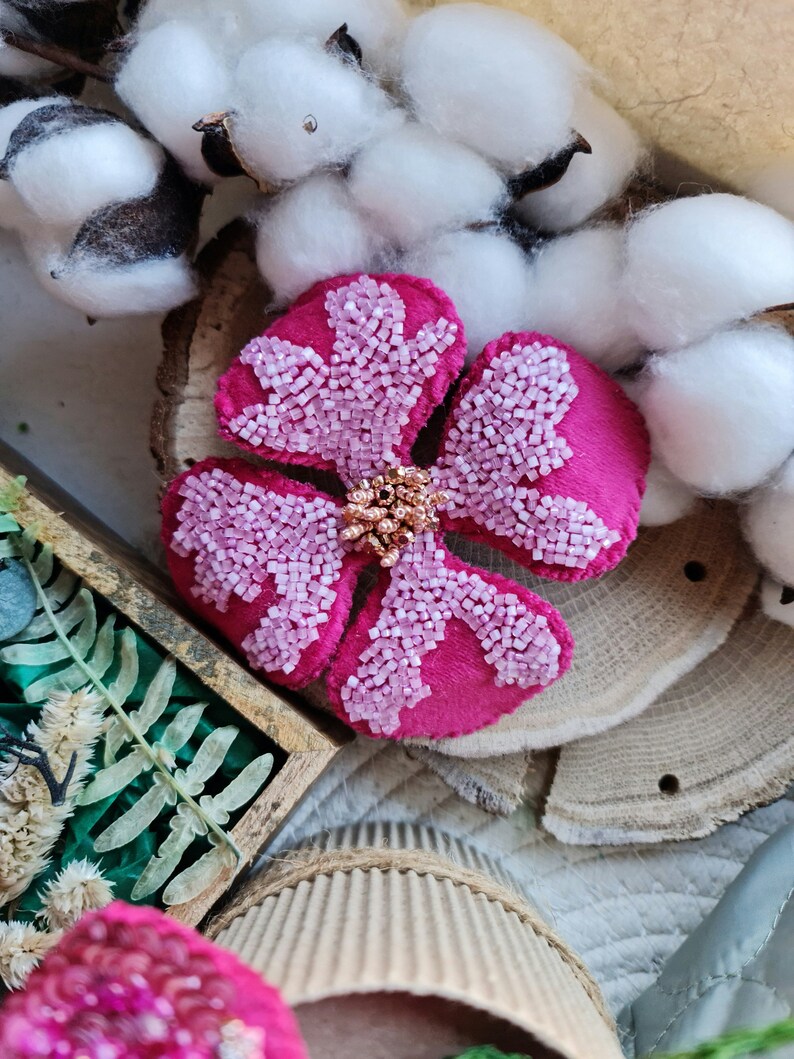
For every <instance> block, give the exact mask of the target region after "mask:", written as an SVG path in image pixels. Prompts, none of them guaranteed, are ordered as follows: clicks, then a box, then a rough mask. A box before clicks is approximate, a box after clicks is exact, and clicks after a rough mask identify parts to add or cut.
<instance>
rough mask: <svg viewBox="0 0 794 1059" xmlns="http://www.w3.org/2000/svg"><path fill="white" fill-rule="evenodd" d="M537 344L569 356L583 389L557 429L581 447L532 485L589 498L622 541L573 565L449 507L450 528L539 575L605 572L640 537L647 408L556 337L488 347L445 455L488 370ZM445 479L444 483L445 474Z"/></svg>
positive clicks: (485, 504)
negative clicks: (551, 559)
mask: <svg viewBox="0 0 794 1059" xmlns="http://www.w3.org/2000/svg"><path fill="white" fill-rule="evenodd" d="M532 342H540V343H542V344H544V345H550V346H554V347H556V348H557V349H559V350H561V351H562V352H563V353H564V354H565V357H566V359H567V361H568V363H569V365H570V370H571V374H572V375H573V378H574V381H575V383H576V385H577V386H578V390H579V392H578V394H577V396H576V397H575V399H574V400H573V401H572V402H571V406H570V408H569V409H568V411H567V412H566V413H565V415H564V416H563V418H562V419H561V421H560V422H559V424H558V425H557V428H556V429H557V433H558V434H560V435H562V436H564V438H565V440H566V441H567V443H568V445H569V447H570V449H572V450H573V455H572V456H571V458H570V459H567V460H566V461H565V462H564V465H563V466H562V467H561V468H559V469H557V470H553V471H552V472H551V473H550V474H548V475H546V476H545V477H542V478H540V479H538V480H537V481H535V482H533V483H531V484H532V485H534V486H536V487H537V488H538V489H539V491H540V492H541V494H543V495H548V496H555V495H558V494H559V495H562V496H564V497H572V498H573V499H575V500H577V501H584V502H585V503H586V504H587V505H588V507H589V508H591V509H592V510H593V511H594V512H595V513H596V514H597V515H598V516H599V517H600V518H601V519H602V520H603V521H604V522H605V523H606V525H607V526H608V527H609V529H610V530H614V531H615V532H616V533H617V534H619V536H620V539H619V540H618V541H617V542H616V543H614V544H612V545H611V546H610V547H609V548H607V549H604V550H602V551H601V552H600V553H599V554H598V555H597V556H596V557H595V559H594V560H593V561H592V562H591V563H589V564H588V566H587V567H586V568H584V569H571V568H568V567H565V566H558V565H553V564H550V563H546V562H543V561H542V560H535V559H533V558H532V554H531V543H532V542H531V540H530V541H529V543H528V545H527V546H525V547H519V546H516V544H514V543H513V542H512V541H511V540H509V539H508V538H507V537H506V536H504V535H503V534H498V533H493V532H490V531H489V530H488V529H487V528H486V527H484V526H483V525H482V524H481V523H480V522H478V521H475V519H474V518H472V517H470V516H469V517H463V518H461V517H450V516H449V515H448V514H447V513H446V512H444V511H442V512H441V520H442V525H443V527H444V528H445V529H447V530H452V531H454V532H456V533H461V534H463V535H465V536H467V537H469V538H471V539H474V540H480V541H484V542H485V543H486V544H489V545H491V546H492V547H493V548H496V549H498V550H499V551H502V552H504V553H505V554H506V555H509V556H510V558H511V559H514V560H515V561H516V562H519V563H521V565H522V566H527V567H529V569H530V570H532V571H533V573H535V574H537V575H538V576H539V577H548V578H552V579H553V580H557V581H580V580H582V579H584V578H590V577H599V576H600V575H601V574H604V573H606V572H607V570H611V569H613V568H614V567H615V566H617V564H618V563H619V562H620V560H621V559H622V558H623V557H624V556H625V554H626V551H627V550H628V548H629V545H630V544H631V542H632V541H633V540H634V538H635V537H636V535H637V526H638V523H639V516H640V505H641V503H642V497H643V494H644V492H645V474H646V472H647V469H648V464H649V462H650V445H649V441H648V432H647V430H646V427H645V423H644V421H643V418H642V416H641V415H640V412H639V410H638V409H637V407H636V406H635V405H634V404H633V403H632V402H631V401H630V400H629V398H628V397H627V396H626V394H625V392H624V391H623V389H622V388H621V387H620V386H619V385H618V383H616V382H615V381H614V379H611V378H610V377H609V376H608V375H607V374H606V373H605V372H604V371H602V370H601V369H600V368H599V367H597V366H596V365H595V364H593V363H592V362H591V361H589V360H586V359H585V358H584V357H582V356H580V354H578V353H577V352H576V350H574V349H572V348H571V347H570V346H566V345H565V344H564V343H562V342H558V341H557V340H556V339H555V338H552V337H551V336H550V335H541V334H538V333H536V332H524V333H520V334H513V333H509V334H505V335H503V336H502V337H501V338H499V339H497V340H495V341H493V342H490V343H489V344H488V345H487V346H486V347H485V349H484V350H483V352H482V353H481V354H480V356H479V357H478V358H477V360H476V361H475V362H474V364H473V365H472V368H471V370H470V371H469V373H468V375H467V376H466V378H465V379H464V381H463V383H462V384H461V386H460V389H459V390H458V393H457V394H456V395H455V400H454V402H453V404H452V408H451V410H450V414H449V417H448V419H447V425H446V430H445V436H444V441H443V442H442V446H441V452H442V454H443V452H444V451H445V449H446V448H447V447H448V446H449V434H450V430H451V429H452V427H453V425H454V424H455V422H456V419H457V417H458V416H459V413H460V408H461V404H462V402H463V401H465V399H466V396H467V394H468V393H469V392H470V391H471V390H473V389H474V388H475V387H476V386H477V385H478V384H479V383H480V380H481V379H482V376H483V372H484V371H485V369H486V368H487V367H488V366H489V365H490V364H491V363H492V362H493V361H494V359H495V358H497V357H498V356H499V355H500V354H501V353H503V352H504V351H505V350H508V349H510V348H511V347H512V346H514V345H515V344H516V343H519V344H521V345H528V344H531V343H532ZM519 403H520V404H521V403H524V405H525V406H529V405H531V404H532V401H531V400H529V399H526V400H525V401H524V402H519ZM529 451H530V450H529V449H528V453H529ZM520 482H523V483H525V484H526V482H527V479H526V478H525V477H522V478H517V479H516V484H519V483H520ZM440 484H441V486H442V487H443V484H444V483H443V478H442V479H440ZM489 504H490V496H489V492H488V490H487V488H485V489H483V491H482V493H481V507H482V510H483V511H485V512H486V513H487V511H488V508H489Z"/></svg>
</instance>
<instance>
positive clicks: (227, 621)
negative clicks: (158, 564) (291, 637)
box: [162, 459, 369, 688]
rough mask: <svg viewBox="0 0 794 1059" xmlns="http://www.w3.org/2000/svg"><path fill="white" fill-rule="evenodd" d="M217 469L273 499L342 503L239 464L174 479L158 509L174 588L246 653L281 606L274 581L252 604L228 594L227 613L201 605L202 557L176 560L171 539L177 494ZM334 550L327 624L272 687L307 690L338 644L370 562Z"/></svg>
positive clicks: (271, 672) (222, 463)
mask: <svg viewBox="0 0 794 1059" xmlns="http://www.w3.org/2000/svg"><path fill="white" fill-rule="evenodd" d="M216 468H220V469H223V470H225V471H228V472H230V473H231V474H232V475H233V476H234V477H235V478H236V479H237V480H238V481H240V482H242V483H251V484H252V485H254V486H256V487H260V488H262V489H264V490H266V491H268V492H271V493H273V494H275V495H277V496H292V495H294V496H299V497H307V498H314V497H318V498H322V499H323V500H325V501H328V502H329V503H331V502H332V503H334V504H336V505H337V507H339V508H340V510H341V504H340V502H339V501H335V500H334V501H332V500H331V498H330V497H327V496H326V494H325V493H322V492H321V491H320V490H318V489H315V488H313V487H312V486H309V485H303V484H301V483H299V482H295V481H293V480H292V479H290V478H286V477H284V475H282V474H279V473H278V472H277V471H269V470H264V469H261V468H256V467H253V466H252V465H251V464H250V463H248V462H247V461H246V460H242V459H240V460H219V459H207V460H203V461H201V462H200V463H197V464H196V465H195V466H194V467H191V469H190V470H189V471H185V472H184V474H181V475H180V476H179V477H178V478H176V479H174V481H173V482H171V484H170V485H169V487H168V491H167V493H166V495H165V497H164V499H163V504H162V510H163V527H162V538H163V543H164V545H165V549H166V556H167V560H168V566H169V569H170V571H171V577H172V578H173V580H174V584H175V585H176V587H177V589H178V590H179V592H180V593H181V595H182V596H183V597H184V598H185V599H186V600H187V601H188V602H189V603H190V606H191V608H192V609H193V610H194V611H195V613H196V614H198V616H199V617H200V618H202V619H203V620H204V621H206V622H207V623H208V624H209V625H211V626H213V627H214V628H215V629H217V630H218V631H219V632H220V633H221V634H222V635H223V636H224V637H225V639H226V640H228V641H229V643H230V644H232V646H233V647H234V648H235V649H236V650H238V651H242V653H243V654H247V652H246V650H245V648H244V647H243V646H242V645H243V643H244V642H245V641H246V640H247V638H248V637H250V636H251V635H252V634H254V633H255V632H256V630H257V629H259V628H260V627H261V626H262V624H263V623H264V625H265V627H267V624H268V612H269V611H270V610H271V608H273V607H276V606H279V605H280V603H281V602H282V599H283V597H280V595H279V593H278V591H277V590H276V585H275V580H274V578H273V577H272V576H268V577H266V578H265V579H264V580H263V581H262V585H261V589H262V591H261V594H260V595H259V596H258V597H257V598H256V599H255V600H253V601H252V602H245V601H244V600H243V599H241V598H239V597H237V596H235V595H232V596H231V597H230V599H229V601H228V605H227V607H226V610H225V611H221V610H220V609H219V608H218V606H217V605H216V604H215V603H212V602H205V601H203V600H202V599H201V598H199V597H198V596H197V595H196V592H195V585H196V562H197V559H198V557H199V555H200V553H199V552H197V551H196V550H191V551H190V553H189V554H188V555H180V554H179V553H178V552H177V551H176V550H175V549H174V547H173V541H174V535H175V534H176V533H177V531H178V529H179V526H180V522H179V518H180V513H181V512H182V509H183V504H184V500H183V497H182V496H181V494H180V491H181V489H182V488H183V486H184V484H185V483H186V482H187V481H188V480H190V479H197V478H199V477H200V476H201V475H202V474H203V473H204V472H211V471H213V470H214V469H216ZM298 528H299V527H298ZM337 550H338V554H339V558H340V561H341V576H340V577H339V580H338V581H337V582H336V583H335V584H334V585H332V586H330V587H331V590H332V591H333V593H334V594H335V599H334V602H333V605H332V607H331V609H330V612H329V614H328V620H327V622H326V623H325V624H324V625H322V626H321V627H320V635H319V637H318V638H317V639H316V640H315V641H314V643H312V644H311V645H310V646H309V647H308V648H307V649H306V650H305V651H304V652H303V654H302V657H301V659H300V662H299V664H298V666H297V667H296V668H295V669H294V670H293V671H292V672H289V673H285V672H284V670H283V668H278V667H277V668H271V669H268V671H267V674H268V677H269V678H270V680H272V681H273V682H274V683H276V684H281V685H283V686H285V687H288V688H302V687H305V686H306V685H307V684H309V683H310V682H311V681H312V680H315V679H316V678H317V677H318V676H319V675H320V673H322V672H323V670H324V669H325V668H326V666H327V665H328V661H329V659H330V657H331V654H332V653H333V651H334V650H335V649H336V647H337V645H338V644H339V640H340V639H341V637H342V633H343V632H344V628H345V623H346V621H347V619H348V617H349V614H350V605H351V600H352V597H353V590H354V588H355V585H356V580H357V578H358V574H359V571H360V570H361V569H362V567H363V566H364V565H366V563H367V562H368V561H369V557H368V556H365V555H363V554H362V553H360V552H352V551H350V550H348V549H345V550H344V551H343V550H342V549H341V548H339V549H337ZM249 662H251V664H252V667H253V668H255V669H261V666H258V665H256V663H255V661H254V660H253V659H251V658H249Z"/></svg>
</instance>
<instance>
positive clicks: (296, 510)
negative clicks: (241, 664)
mask: <svg viewBox="0 0 794 1059" xmlns="http://www.w3.org/2000/svg"><path fill="white" fill-rule="evenodd" d="M163 516H164V521H163V541H164V543H165V546H166V549H167V555H168V565H169V567H170V569H171V575H172V577H173V579H174V582H175V584H176V587H177V589H178V590H179V591H180V592H181V593H182V595H183V596H184V597H185V599H187V600H188V601H189V603H190V605H191V607H192V608H193V610H195V611H196V613H198V614H199V615H200V616H201V617H203V618H204V619H205V620H206V621H208V622H209V623H210V624H211V625H213V626H214V627H215V628H217V629H218V630H219V631H220V632H221V633H223V635H224V636H225V637H226V639H227V640H229V641H230V642H231V643H232V644H234V646H235V647H237V648H238V650H240V651H241V652H242V653H243V654H244V655H245V656H246V658H247V659H248V662H249V663H250V665H251V666H252V668H254V669H260V670H264V671H265V672H267V674H268V675H269V676H270V678H271V679H272V680H274V681H276V682H277V683H279V684H285V685H286V686H287V687H291V688H298V687H303V686H304V685H305V684H307V683H309V682H310V681H311V680H313V679H314V678H315V677H317V676H318V675H319V674H320V673H321V672H322V670H323V669H324V668H325V667H326V665H327V664H328V658H329V656H330V655H331V652H332V651H333V650H334V648H335V647H336V645H337V643H338V642H339V638H340V636H341V634H342V631H343V629H344V625H345V622H346V620H347V617H348V615H349V613H350V601H351V598H352V594H353V589H354V587H355V583H356V578H357V576H358V572H359V570H360V568H361V566H362V565H363V563H364V562H365V561H366V560H365V559H364V557H362V556H361V555H352V554H350V553H348V552H347V551H346V550H345V549H344V546H343V544H342V542H341V541H340V540H339V530H340V529H341V527H342V525H343V523H342V521H341V517H340V505H339V503H338V502H337V501H336V500H334V499H332V498H331V497H330V496H326V495H325V494H324V493H321V492H319V490H317V489H313V488H312V487H310V486H306V485H300V484H298V483H297V482H293V481H291V480H290V479H288V478H285V477H284V476H283V475H280V474H278V473H277V472H275V471H264V470H257V469H255V468H253V467H251V465H250V464H248V463H246V462H245V461H244V460H215V459H210V460H204V461H203V462H202V463H199V464H196V466H195V467H193V468H191V470H189V471H187V472H186V473H185V474H183V475H181V476H180V477H179V478H177V479H175V481H173V482H172V483H171V485H170V486H169V489H168V492H167V494H166V496H165V499H164V501H163Z"/></svg>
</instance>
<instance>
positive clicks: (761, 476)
mask: <svg viewBox="0 0 794 1059" xmlns="http://www.w3.org/2000/svg"><path fill="white" fill-rule="evenodd" d="M639 405H640V408H641V409H642V412H643V414H644V415H645V419H646V422H647V424H648V429H649V432H650V435H651V443H652V447H653V450H654V452H655V453H656V454H657V455H658V456H660V457H661V459H662V460H663V461H664V463H665V464H666V465H667V467H668V468H669V469H670V471H672V473H673V474H674V475H675V476H676V477H677V478H680V479H681V480H682V481H684V482H687V483H688V484H689V485H690V486H692V488H693V489H696V490H698V491H699V492H702V493H707V494H708V493H710V494H715V495H719V494H726V493H734V492H743V491H745V490H748V489H752V488H754V487H755V486H757V485H759V484H760V483H761V482H763V481H764V480H765V479H766V478H767V477H768V476H769V475H770V474H772V472H773V471H775V470H776V469H777V468H778V467H780V466H781V464H782V463H783V462H784V461H785V460H786V458H787V457H788V456H789V454H790V453H791V452H792V451H794V414H793V413H794V338H792V337H791V336H790V335H788V334H787V333H786V332H785V331H783V330H780V329H777V328H775V327H769V326H764V325H760V324H759V325H755V326H747V327H741V328H736V329H734V330H731V331H724V332H720V333H718V334H716V335H712V336H711V337H710V338H707V339H705V340H704V341H703V342H700V343H699V344H697V345H693V346H688V347H686V348H685V349H681V350H677V351H676V352H674V353H668V354H665V355H664V356H659V357H655V358H654V359H653V361H652V362H651V364H650V366H649V374H648V377H647V378H646V380H645V381H644V385H643V387H642V391H641V393H640V396H639Z"/></svg>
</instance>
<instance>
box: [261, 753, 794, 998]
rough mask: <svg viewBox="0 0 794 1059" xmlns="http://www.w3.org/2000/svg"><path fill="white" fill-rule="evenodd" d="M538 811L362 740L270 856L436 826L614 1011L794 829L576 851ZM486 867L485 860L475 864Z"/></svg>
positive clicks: (744, 829) (741, 830)
mask: <svg viewBox="0 0 794 1059" xmlns="http://www.w3.org/2000/svg"><path fill="white" fill-rule="evenodd" d="M536 813H537V808H536V803H534V802H533V803H532V804H527V805H525V806H523V807H522V808H521V809H519V810H518V812H516V813H515V814H513V816H511V817H510V818H508V819H504V818H500V817H496V816H493V815H491V814H489V813H486V812H483V810H482V809H479V808H477V807H476V806H473V805H469V804H468V803H466V802H464V801H462V800H461V799H460V798H459V797H458V795H457V794H456V793H455V792H454V791H452V790H451V789H450V788H449V787H448V786H447V785H446V784H445V783H444V782H443V781H442V780H441V779H440V778H439V777H438V776H436V775H434V774H433V773H431V772H430V771H428V769H427V768H425V767H424V766H423V765H421V764H420V763H419V762H418V761H412V760H411V759H410V758H408V755H407V754H406V752H405V750H404V749H402V748H401V747H398V746H393V745H386V744H383V743H377V742H373V741H371V740H357V741H356V742H355V743H352V744H351V745H350V746H348V747H346V748H345V749H344V750H343V751H342V752H341V753H340V754H339V755H338V757H337V758H336V759H335V760H334V763H333V765H332V766H331V768H330V769H329V771H328V772H327V773H326V774H325V775H324V776H323V777H322V778H321V779H320V780H319V781H318V783H317V784H316V785H315V787H314V788H312V790H311V792H310V793H309V795H308V797H307V799H306V800H305V801H304V802H303V803H302V804H301V805H300V806H299V807H298V809H297V810H296V812H295V814H294V815H293V817H292V818H291V819H290V821H289V823H288V824H287V825H286V827H285V828H284V830H283V831H282V832H281V833H280V834H279V836H278V837H277V839H276V840H275V842H274V843H273V845H272V846H271V847H270V848H269V849H268V850H267V853H268V854H271V855H279V854H281V853H283V852H284V851H287V850H290V849H294V848H295V847H297V846H299V845H301V844H302V843H304V842H305V841H306V839H307V838H308V837H310V836H315V838H316V840H317V841H318V842H322V834H323V833H324V832H325V831H326V830H327V829H328V828H329V827H333V828H339V827H346V826H347V825H351V827H353V828H355V827H357V826H358V825H359V823H361V822H370V823H371V824H372V825H373V827H375V828H377V829H379V830H377V831H376V832H375V833H373V835H372V836H371V838H370V842H371V844H373V845H377V844H379V843H382V842H383V841H386V840H387V839H388V836H389V834H390V832H391V829H392V828H393V827H394V826H396V825H402V824H410V825H419V826H422V825H431V826H432V827H434V828H437V829H441V830H443V831H445V832H447V833H448V834H450V835H452V836H454V837H459V838H462V839H464V840H465V841H466V842H467V844H468V845H469V846H472V847H474V848H475V850H477V851H480V852H482V853H484V854H485V855H486V856H488V857H489V858H491V860H494V861H497V862H498V864H499V866H500V868H501V870H503V871H504V873H505V876H509V877H510V878H511V879H512V880H514V883H515V885H516V887H517V888H518V889H519V891H520V892H521V893H522V894H523V895H524V896H525V897H526V898H527V899H528V900H530V901H531V902H532V904H533V905H534V906H535V907H536V908H537V910H538V911H539V912H540V914H541V915H542V916H543V917H544V919H545V920H546V921H547V922H548V923H549V924H550V925H551V926H552V927H553V929H554V930H556V931H557V933H558V934H559V935H560V936H561V937H562V938H563V939H564V940H565V941H566V942H567V943H568V944H569V945H570V946H571V948H572V949H574V951H576V952H578V953H579V955H580V956H581V957H582V959H583V960H584V962H585V964H586V966H587V967H588V968H589V970H590V972H591V973H592V974H593V976H594V977H595V979H596V981H597V982H598V984H599V986H600V987H601V990H602V992H603V994H604V996H605V998H606V1001H607V1004H608V1005H609V1007H610V1009H611V1010H612V1012H613V1013H615V1014H616V1013H617V1012H618V1011H619V1010H620V1009H621V1008H622V1007H623V1006H624V1005H625V1004H626V1003H628V1002H630V1001H632V1000H634V999H635V998H636V997H637V996H638V995H639V994H640V993H641V992H642V991H643V990H644V989H647V988H648V986H650V985H651V984H652V983H653V982H654V981H655V980H656V978H657V976H658V974H659V971H660V969H661V968H662V966H663V965H664V963H665V962H666V960H667V959H668V958H669V957H670V956H671V955H672V953H673V952H675V951H676V949H678V947H679V946H680V945H681V942H682V941H683V940H684V939H685V938H686V937H687V936H688V935H689V934H690V933H691V932H692V930H694V928H695V927H696V926H697V925H698V924H699V923H700V922H701V920H702V919H703V918H704V917H705V916H706V915H707V914H708V913H709V912H710V911H711V909H712V908H713V907H714V905H715V904H716V903H717V901H718V900H719V898H720V897H721V895H722V893H723V892H724V890H725V888H726V886H727V885H728V884H729V883H730V882H731V880H732V879H734V878H735V876H736V875H737V874H738V873H739V871H740V870H741V868H742V867H743V866H744V864H745V863H746V861H747V860H748V858H749V857H750V855H751V854H752V852H753V851H754V850H755V849H757V848H758V846H760V844H761V842H763V841H764V839H765V838H767V837H768V836H769V835H770V834H771V833H772V832H773V831H775V830H776V829H777V828H779V827H781V826H783V825H784V824H785V823H788V822H790V821H794V801H792V800H791V799H790V798H783V799H781V800H780V801H778V802H775V803H774V804H772V805H769V806H767V807H765V808H763V809H758V810H755V811H754V812H749V813H746V814H745V815H744V816H743V817H742V818H741V819H740V820H739V821H738V822H736V823H730V824H726V825H725V826H724V827H721V828H719V829H718V830H717V831H716V832H715V833H714V834H712V835H709V836H708V837H707V838H703V839H696V840H693V841H685V842H669V843H664V844H661V845H651V846H649V845H637V844H630V845H626V846H612V847H596V846H570V845H566V844H564V843H562V842H559V841H558V840H557V839H555V838H554V837H553V836H552V835H549V834H548V833H547V832H545V831H543V830H541V829H540V828H539V827H538V826H537V815H536ZM471 866H472V867H474V868H476V867H477V863H476V861H472V862H471Z"/></svg>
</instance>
